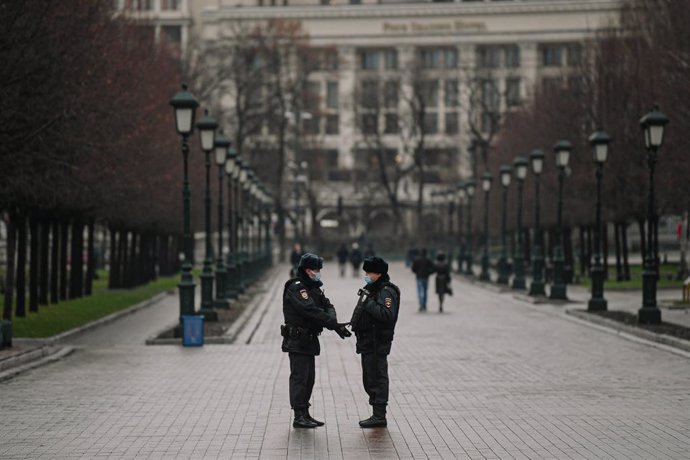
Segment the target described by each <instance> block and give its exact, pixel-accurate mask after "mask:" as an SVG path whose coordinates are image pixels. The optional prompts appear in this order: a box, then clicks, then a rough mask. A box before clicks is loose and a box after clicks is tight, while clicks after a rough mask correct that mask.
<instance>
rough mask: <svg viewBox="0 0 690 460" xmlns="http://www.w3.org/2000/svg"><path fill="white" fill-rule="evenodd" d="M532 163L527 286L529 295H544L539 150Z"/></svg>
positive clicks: (536, 150) (541, 168) (535, 152)
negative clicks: (532, 203)
mask: <svg viewBox="0 0 690 460" xmlns="http://www.w3.org/2000/svg"><path fill="white" fill-rule="evenodd" d="M530 160H531V161H532V172H533V173H534V183H535V189H534V190H535V195H534V197H535V206H534V247H533V250H532V284H530V286H529V295H531V296H540V295H546V290H545V289H544V257H543V256H542V254H541V246H542V238H541V236H542V235H541V227H540V224H539V185H540V184H539V179H540V177H541V173H542V171H543V170H544V152H542V151H541V150H539V149H534V150H532V153H531V154H530Z"/></svg>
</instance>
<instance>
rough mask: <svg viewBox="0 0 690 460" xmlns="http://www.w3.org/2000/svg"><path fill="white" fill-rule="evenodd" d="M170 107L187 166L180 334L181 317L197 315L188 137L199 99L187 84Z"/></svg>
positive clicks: (184, 185)
mask: <svg viewBox="0 0 690 460" xmlns="http://www.w3.org/2000/svg"><path fill="white" fill-rule="evenodd" d="M170 105H172V106H173V109H174V110H175V127H176V129H177V132H178V133H179V134H180V135H181V136H182V158H183V164H184V178H183V180H182V207H183V234H182V241H183V246H184V262H183V263H182V274H181V276H180V283H179V284H178V285H177V286H178V288H179V290H180V323H179V328H178V330H177V334H178V335H181V332H182V316H183V315H193V314H194V289H195V287H196V284H194V278H193V277H192V251H193V250H194V248H193V241H192V231H191V222H190V220H191V218H190V195H191V193H190V191H189V168H188V157H189V142H188V140H189V136H190V134H191V133H192V130H193V129H194V117H195V115H196V108H197V107H199V103H198V102H197V100H196V98H195V97H194V96H193V95H192V94H191V93H190V92H188V91H187V85H185V84H183V85H182V91H180V92H178V93H177V94H175V96H173V98H172V99H171V100H170Z"/></svg>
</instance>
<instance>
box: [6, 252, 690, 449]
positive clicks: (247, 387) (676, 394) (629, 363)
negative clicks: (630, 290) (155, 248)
mask: <svg viewBox="0 0 690 460" xmlns="http://www.w3.org/2000/svg"><path fill="white" fill-rule="evenodd" d="M392 271H393V279H394V281H396V282H398V284H399V285H400V286H401V288H402V291H403V304H402V309H401V318H400V322H399V325H398V330H397V333H396V341H395V343H394V345H393V353H392V355H391V357H390V374H391V379H392V381H391V405H390V410H389V426H388V429H375V430H361V429H360V428H359V427H358V426H357V421H358V420H359V419H361V418H364V417H366V416H368V415H369V407H368V405H367V398H366V396H365V394H364V391H363V389H362V386H361V371H360V367H359V361H358V357H357V356H356V355H355V353H354V341H352V340H348V341H342V340H340V339H339V338H338V337H337V336H336V335H335V334H334V333H332V332H329V331H327V332H325V333H324V335H323V336H322V340H321V343H322V355H321V357H319V358H317V382H316V387H315V393H314V400H313V405H314V407H313V413H314V415H315V416H316V417H317V418H320V417H323V419H324V420H325V421H326V426H325V427H323V428H318V429H316V430H295V429H293V428H292V427H291V423H290V421H291V412H290V408H289V404H288V395H287V381H288V362H287V356H286V355H285V354H283V353H281V352H280V351H279V349H280V347H279V345H280V340H279V339H280V338H279V336H278V325H279V324H280V323H281V321H282V314H281V308H280V292H277V291H279V290H280V289H281V286H280V285H281V283H280V282H276V283H273V289H272V290H271V291H270V292H269V294H268V295H273V296H274V298H273V300H272V301H271V302H270V304H269V305H270V307H269V309H268V310H266V312H265V314H264V317H263V320H262V322H261V323H260V324H259V326H258V328H256V330H255V331H253V334H251V335H250V336H251V340H250V341H249V343H248V344H246V343H245V342H246V340H244V341H241V342H240V343H238V344H235V345H213V346H206V347H204V348H199V349H192V348H181V347H177V346H149V347H146V346H144V345H142V344H141V343H143V339H144V338H145V337H142V341H141V342H135V341H132V340H128V341H127V343H116V341H113V340H112V339H111V337H113V335H112V329H109V330H104V331H103V332H102V334H103V337H108V338H109V339H108V340H107V341H106V342H105V343H106V346H101V345H99V342H98V340H93V341H91V340H84V343H83V344H82V345H83V346H84V348H82V349H80V350H79V351H77V352H76V353H74V354H72V355H71V356H70V357H68V358H66V359H64V360H62V361H59V362H57V363H55V364H51V365H49V366H46V367H42V368H39V369H36V370H33V371H31V372H29V373H26V374H23V375H21V376H19V377H17V378H15V379H12V380H9V381H6V382H3V383H0V458H3V459H5V458H7V459H13V458H32V459H34V458H51V459H53V458H80V457H81V458H174V457H177V458H223V459H227V458H233V459H234V458H266V459H273V458H305V459H306V458H317V459H325V458H334V459H350V458H351V459H362V458H375V459H388V458H405V459H407V458H443V459H445V458H557V459H563V458H626V459H627V458H645V459H646V458H687V455H688V454H687V453H688V452H690V429H689V428H688V427H689V426H690V387H688V381H690V366H689V365H688V364H689V361H688V359H687V358H684V357H682V356H678V355H676V354H672V353H668V352H666V351H664V350H660V349H657V348H654V347H650V346H648V345H645V344H642V343H635V342H631V341H627V340H622V339H621V338H619V337H616V336H614V335H611V334H607V333H603V332H601V331H598V330H595V329H591V328H588V327H585V326H583V325H581V324H578V323H574V322H571V321H564V320H563V319H562V318H561V317H560V316H559V315H557V314H554V313H553V310H552V309H551V308H550V307H548V306H544V308H541V307H540V306H537V307H535V306H527V305H526V304H524V303H522V302H520V301H518V300H515V299H513V298H512V296H511V295H509V294H496V293H493V292H490V291H487V290H484V289H482V288H480V287H477V286H473V285H470V284H468V283H465V282H462V281H459V280H455V281H454V283H455V286H454V290H455V293H456V295H455V296H454V297H452V298H451V301H450V302H448V305H447V313H444V314H443V315H440V314H438V313H436V312H435V302H434V301H433V300H432V301H431V302H430V309H431V311H430V312H429V313H426V314H419V313H417V312H416V309H417V308H416V300H415V299H416V294H415V292H414V283H413V279H412V277H411V275H410V274H409V272H408V271H407V270H405V269H404V267H403V266H402V265H401V264H399V265H398V264H395V265H394V266H393V268H392ZM280 273H285V270H283V271H281V272H280ZM324 280H325V282H326V293H327V295H328V296H329V297H330V298H331V300H332V301H333V302H334V304H335V305H336V307H337V309H338V310H339V311H340V316H341V319H346V318H348V317H349V315H350V312H351V309H352V307H353V306H354V302H355V296H354V292H355V290H356V288H357V287H359V286H360V284H361V282H360V279H359V278H346V279H341V278H339V277H337V274H336V267H335V266H334V265H333V264H330V265H329V266H327V267H326V269H325V270H324ZM166 324H167V322H166ZM163 325H165V324H163ZM163 325H161V326H163ZM117 327H118V323H114V324H113V325H110V326H106V328H117ZM154 329H155V328H154ZM247 337H249V336H247Z"/></svg>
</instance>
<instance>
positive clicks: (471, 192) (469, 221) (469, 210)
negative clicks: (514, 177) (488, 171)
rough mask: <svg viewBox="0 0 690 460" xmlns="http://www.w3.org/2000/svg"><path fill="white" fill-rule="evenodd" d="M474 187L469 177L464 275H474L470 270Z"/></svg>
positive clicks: (473, 182) (467, 185)
mask: <svg viewBox="0 0 690 460" xmlns="http://www.w3.org/2000/svg"><path fill="white" fill-rule="evenodd" d="M475 188H476V182H475V181H474V179H470V180H468V181H467V183H466V184H465V191H466V192H467V258H466V263H467V266H466V269H465V275H467V276H474V273H473V272H472V243H473V242H472V197H473V196H474V191H475Z"/></svg>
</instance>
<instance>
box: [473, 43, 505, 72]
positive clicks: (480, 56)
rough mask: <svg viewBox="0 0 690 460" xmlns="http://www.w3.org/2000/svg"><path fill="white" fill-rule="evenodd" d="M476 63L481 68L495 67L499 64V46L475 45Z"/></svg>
mask: <svg viewBox="0 0 690 460" xmlns="http://www.w3.org/2000/svg"><path fill="white" fill-rule="evenodd" d="M477 65H478V66H479V67H480V68H482V69H495V68H497V67H500V66H501V47H500V46H479V47H477Z"/></svg>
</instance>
